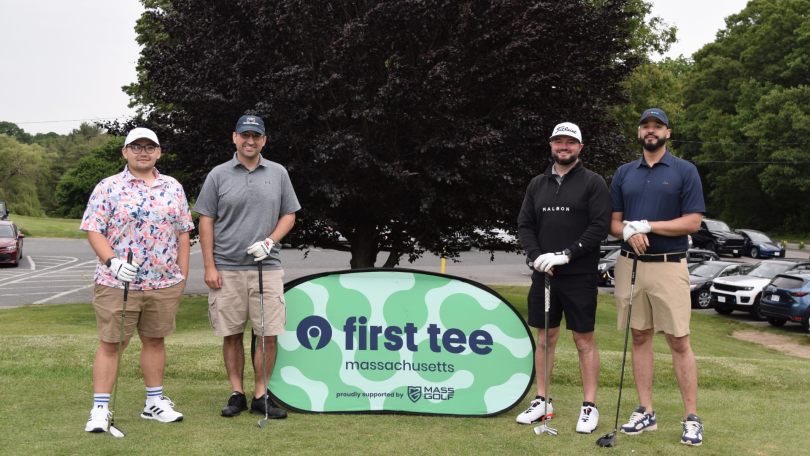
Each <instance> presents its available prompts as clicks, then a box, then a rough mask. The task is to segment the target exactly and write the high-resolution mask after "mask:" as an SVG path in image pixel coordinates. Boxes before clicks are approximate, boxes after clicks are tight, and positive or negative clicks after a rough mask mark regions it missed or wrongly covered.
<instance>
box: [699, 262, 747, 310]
mask: <svg viewBox="0 0 810 456" xmlns="http://www.w3.org/2000/svg"><path fill="white" fill-rule="evenodd" d="M753 267H754V265H753V264H748V263H740V262H739V261H702V262H700V263H694V264H692V265H690V266H689V292H690V294H691V296H692V307H694V308H696V309H711V307H712V293H711V290H710V288H711V286H712V283H713V282H712V281H713V280H714V279H716V278H718V277H731V276H738V275H744V274H746V273H747V272H748V270H750V269H751V268H753Z"/></svg>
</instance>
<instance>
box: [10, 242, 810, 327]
mask: <svg viewBox="0 0 810 456" xmlns="http://www.w3.org/2000/svg"><path fill="white" fill-rule="evenodd" d="M23 251H24V253H25V255H26V258H25V259H24V260H23V262H22V263H21V264H20V266H19V267H17V268H10V267H8V266H3V267H1V268H0V309H4V308H12V307H19V306H22V305H25V304H65V303H73V302H90V301H91V300H92V298H93V289H92V287H93V275H94V272H95V267H96V256H95V253H93V250H92V249H91V248H90V244H89V243H88V242H87V241H86V240H83V239H82V240H77V239H26V240H25V246H24V250H23ZM387 257H388V252H380V255H379V256H378V259H377V265H381V264H383V263H384V262H385V260H386V259H387ZM809 257H810V254H809V253H808V252H803V251H797V250H788V253H787V258H809ZM350 259H351V254H350V253H349V252H342V251H336V250H330V249H318V248H313V249H310V250H309V252H308V253H306V254H305V253H304V252H302V251H299V250H296V249H289V248H287V249H282V251H281V261H282V264H283V265H284V270H285V277H284V280H285V281H290V280H293V279H297V278H299V277H304V276H307V275H311V274H317V273H320V272H325V271H339V270H344V269H349V260H350ZM458 259H459V261H458V262H453V261H452V260H447V262H446V269H445V272H446V273H447V274H451V275H455V276H461V277H466V278H469V279H472V280H475V281H477V282H480V283H486V284H510V285H530V284H531V271H530V270H529V269H528V267H526V264H525V262H524V256H523V255H516V254H514V253H506V252H502V251H496V252H495V255H494V261H490V253H489V252H479V251H476V250H472V251H469V252H461V255H460V257H459V258H458ZM722 259H723V260H732V259H734V258H732V257H730V256H723V257H722ZM737 260H739V261H745V262H747V263H759V262H760V261H761V260H755V259H752V258H748V257H742V258H739V259H737ZM401 261H402V263H401V265H400V266H401V267H404V268H414V269H420V270H425V271H432V272H440V271H441V259H440V258H438V257H435V256H433V255H431V254H429V255H426V256H424V257H423V258H420V259H418V260H417V261H416V262H414V263H408V261H407V259H402V260H401ZM189 267H190V273H189V279H188V284H187V285H186V290H185V293H186V294H207V293H208V286H207V285H205V282H204V281H203V274H204V268H203V262H202V255H201V253H200V246H199V245H195V246H193V247H192V248H191V261H190V266H189ZM599 292H600V293H605V294H613V288H612V287H604V288H601V287H600V288H599ZM696 312H701V313H709V314H715V315H716V314H717V313H716V312H715V311H714V310H711V309H710V310H696ZM725 317H726V318H733V319H736V320H739V321H744V322H747V323H750V324H753V325H757V326H767V325H768V323H767V322H758V321H754V320H752V319H751V317H750V315H749V314H747V313H743V312H734V313H733V314H731V315H728V316H725ZM783 329H784V330H785V331H788V332H797V333H798V332H801V327H800V325H798V324H793V323H788V324H787V325H785V326H784V327H783Z"/></svg>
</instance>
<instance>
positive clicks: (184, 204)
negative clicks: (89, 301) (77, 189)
mask: <svg viewBox="0 0 810 456" xmlns="http://www.w3.org/2000/svg"><path fill="white" fill-rule="evenodd" d="M154 173H155V176H156V179H155V181H154V182H153V183H152V185H151V186H149V185H148V184H147V183H146V181H144V180H143V179H139V178H137V177H135V176H133V175H132V174H131V173H130V172H129V167H126V168H124V171H123V172H121V173H119V174H116V175H114V176H110V177H108V178H106V179H104V180H102V181H101V182H99V183H98V185H96V188H95V189H94V190H93V194H92V195H90V201H88V203H87V209H85V211H84V217H83V218H82V225H81V229H82V230H84V231H95V232H97V233H101V234H103V235H104V236H105V237H106V238H107V240H108V241H109V242H110V246H111V247H112V249H113V251H114V252H115V254H116V255H117V256H118V258H121V259H126V257H127V253H128V252H132V255H133V259H132V262H133V263H134V264H137V265H138V266H139V267H140V269H138V276H137V277H136V278H135V280H133V281H132V282H131V283H130V284H129V288H130V289H132V290H154V289H161V288H168V287H171V286H173V285H176V284H178V283H180V282H182V281H183V280H185V277H184V276H183V273H182V272H181V271H180V265H178V264H177V247H178V244H179V237H180V234H181V233H185V232H188V231H191V230H192V229H194V223H193V222H192V221H191V212H190V211H189V207H188V201H186V194H185V192H184V191H183V187H182V186H181V185H180V183H179V182H177V180H175V179H173V178H171V177H169V176H163V175H161V174H160V173H158V171H157V169H155V170H154ZM106 260H107V259H106V258H103V259H102V258H100V259H99V262H98V265H96V275H95V280H96V283H97V284H99V285H105V286H108V287H113V288H122V289H123V288H124V284H123V282H121V281H120V280H118V279H117V278H116V277H115V275H114V274H113V273H112V272H111V271H110V270H109V269H108V268H107V266H106V265H105V264H104V261H106Z"/></svg>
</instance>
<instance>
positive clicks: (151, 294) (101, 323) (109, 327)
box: [93, 280, 186, 343]
mask: <svg viewBox="0 0 810 456" xmlns="http://www.w3.org/2000/svg"><path fill="white" fill-rule="evenodd" d="M185 289H186V281H185V280H184V281H182V282H180V283H178V284H177V285H174V286H171V287H169V288H161V289H158V290H129V292H128V294H127V314H126V316H125V317H124V320H125V322H124V340H129V339H131V338H132V335H133V334H134V333H135V327H137V328H138V334H140V335H141V336H144V337H151V338H161V337H167V336H170V335H172V333H174V330H175V322H174V316H175V315H176V314H177V308H178V307H179V306H180V298H181V297H182V296H183V290H185ZM123 308H124V290H122V289H120V288H112V287H108V286H104V285H99V284H96V285H95V286H94V287H93V309H95V311H96V325H97V326H98V338H99V339H100V340H102V341H104V342H109V343H118V338H119V337H121V311H122V310H123Z"/></svg>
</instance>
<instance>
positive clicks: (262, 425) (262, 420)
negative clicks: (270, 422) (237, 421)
mask: <svg viewBox="0 0 810 456" xmlns="http://www.w3.org/2000/svg"><path fill="white" fill-rule="evenodd" d="M265 426H267V418H262V419H260V420H259V427H260V428H263V427H265Z"/></svg>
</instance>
